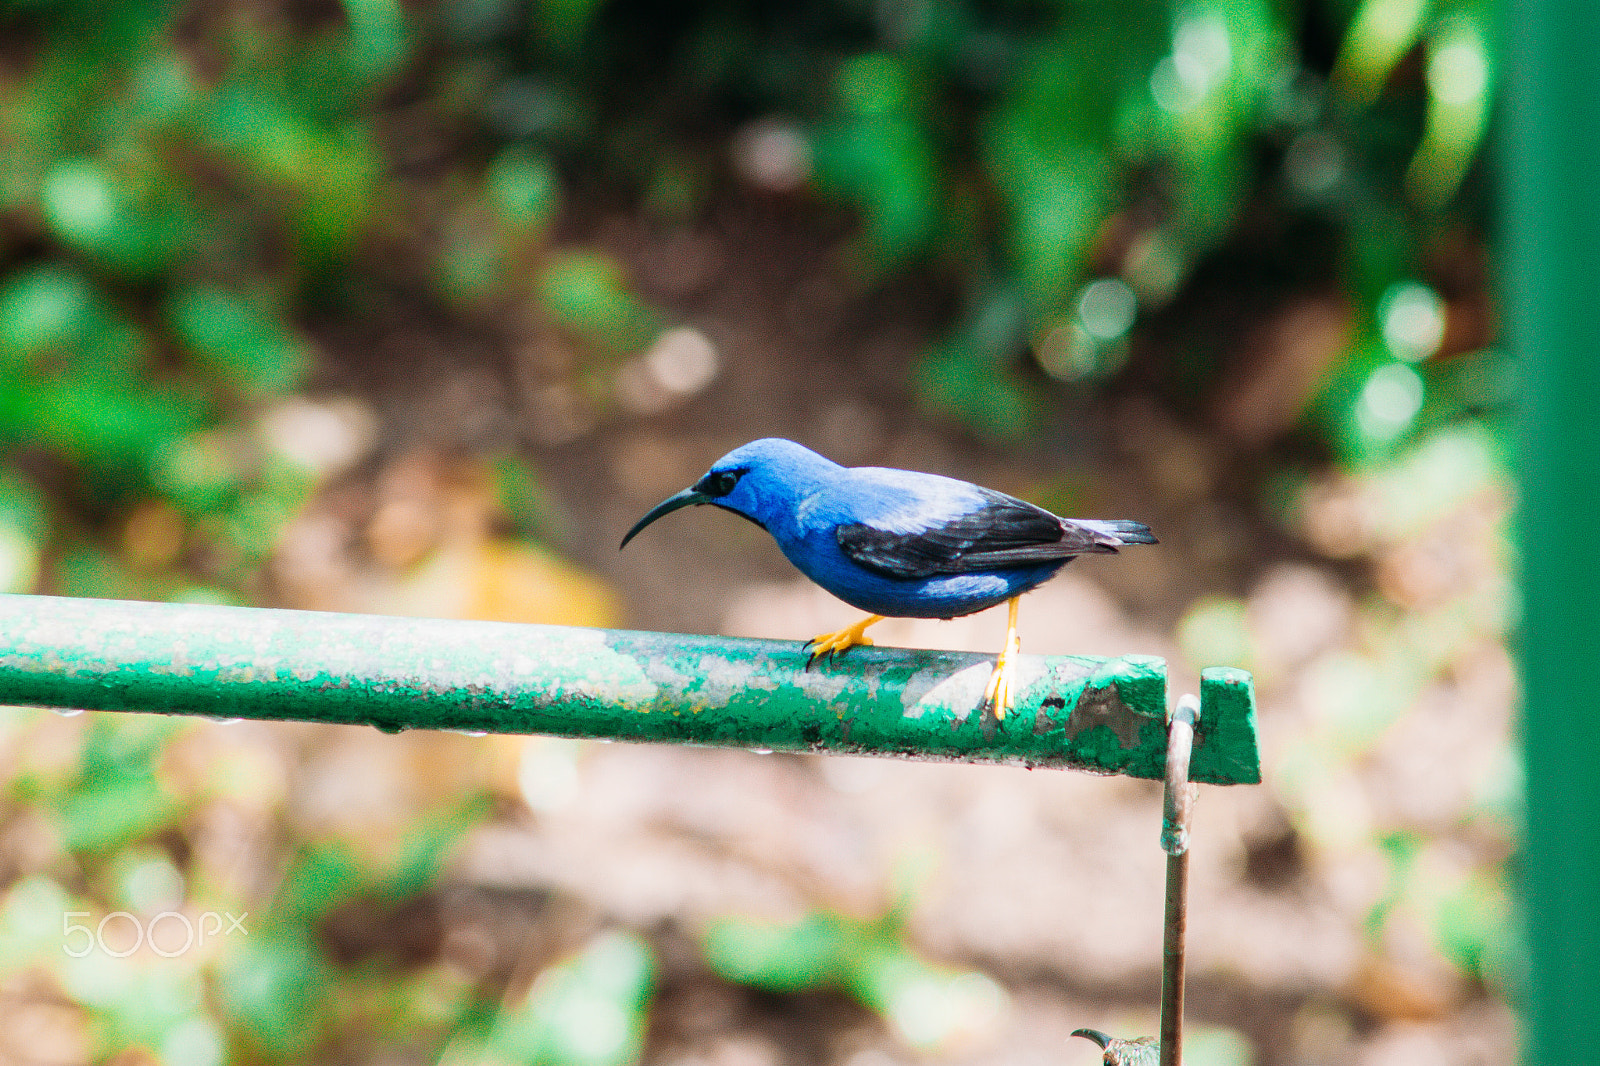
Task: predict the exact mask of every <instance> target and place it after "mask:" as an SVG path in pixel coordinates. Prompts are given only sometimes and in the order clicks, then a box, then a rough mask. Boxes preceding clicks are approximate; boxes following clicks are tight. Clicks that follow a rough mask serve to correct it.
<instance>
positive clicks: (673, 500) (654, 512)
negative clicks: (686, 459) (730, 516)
mask: <svg viewBox="0 0 1600 1066" xmlns="http://www.w3.org/2000/svg"><path fill="white" fill-rule="evenodd" d="M710 502H711V497H710V496H707V495H706V494H705V493H703V492H696V491H695V490H694V489H684V490H683V491H682V492H680V493H678V494H677V495H676V496H668V497H667V498H666V499H664V500H662V501H661V502H660V503H658V504H656V505H655V506H654V507H652V508H650V513H649V514H647V515H645V516H644V517H643V518H641V519H639V521H638V523H636V524H635V525H634V527H633V528H632V529H630V530H628V535H627V536H626V537H623V538H622V543H621V544H619V545H617V550H618V551H621V550H622V549H623V548H626V547H627V546H628V541H630V540H632V539H633V538H634V537H635V536H637V535H638V533H639V530H641V529H643V528H644V527H645V526H647V525H649V524H650V523H651V522H654V521H655V520H656V519H658V518H660V517H661V516H662V515H667V514H671V513H672V512H673V511H676V510H678V509H679V508H682V507H693V506H694V505H695V504H697V503H710Z"/></svg>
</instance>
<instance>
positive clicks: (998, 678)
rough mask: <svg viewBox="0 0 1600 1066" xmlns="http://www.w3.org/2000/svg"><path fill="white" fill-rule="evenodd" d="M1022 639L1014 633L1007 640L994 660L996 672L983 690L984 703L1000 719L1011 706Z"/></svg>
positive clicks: (991, 675) (990, 676) (996, 718)
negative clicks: (1017, 658) (1017, 656)
mask: <svg viewBox="0 0 1600 1066" xmlns="http://www.w3.org/2000/svg"><path fill="white" fill-rule="evenodd" d="M1020 646H1021V641H1019V640H1018V639H1017V635H1016V634H1015V633H1012V634H1011V635H1010V636H1009V637H1008V638H1007V640H1006V646H1005V648H1004V650H1002V651H1001V652H1000V657H999V658H998V659H996V660H995V661H994V672H993V673H991V674H990V675H989V685H988V687H987V688H985V689H984V691H983V705H984V706H985V707H987V708H989V709H990V710H992V711H993V712H994V716H995V720H996V721H998V720H1000V719H1002V718H1004V717H1005V716H1006V711H1007V710H1009V709H1010V708H1011V690H1012V682H1013V679H1014V677H1015V674H1016V663H1015V658H1016V655H1017V653H1018V649H1019V647H1020Z"/></svg>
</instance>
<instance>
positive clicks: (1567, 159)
mask: <svg viewBox="0 0 1600 1066" xmlns="http://www.w3.org/2000/svg"><path fill="white" fill-rule="evenodd" d="M1499 7H1500V10H1501V12H1502V18H1503V20H1504V22H1503V28H1504V31H1505V33H1504V37H1503V42H1504V48H1503V55H1504V59H1505V80H1504V84H1505V86H1506V96H1505V103H1506V130H1505V133H1506V138H1505V141H1504V148H1505V154H1504V164H1505V166H1504V195H1505V208H1504V211H1505V213H1504V221H1505V223H1506V235H1505V246H1504V253H1505V263H1506V267H1507V269H1506V276H1505V285H1506V288H1505V295H1506V312H1507V320H1508V327H1509V337H1510V342H1511V344H1512V345H1513V346H1514V350H1515V351H1516V353H1517V355H1518V356H1519V358H1520V362H1521V365H1522V368H1523V382H1522V385H1523V387H1522V403H1523V405H1524V407H1523V432H1524V441H1523V444H1524V452H1523V470H1522V528H1521V542H1522V558H1523V564H1522V566H1523V589H1524V597H1525V599H1524V619H1525V621H1524V627H1525V631H1524V633H1523V640H1522V643H1523V649H1524V651H1523V682H1524V692H1525V700H1526V705H1525V711H1524V722H1523V738H1524V744H1525V746H1526V758H1527V816H1526V818H1527V821H1526V836H1525V839H1524V843H1523V858H1522V869H1523V871H1524V872H1523V878H1524V880H1523V899H1524V902H1525V905H1526V908H1527V934H1528V948H1529V952H1530V960H1529V961H1530V983H1529V988H1528V1003H1527V1014H1526V1020H1525V1031H1526V1051H1525V1061H1526V1062H1528V1063H1533V1064H1539V1066H1546V1064H1548V1066H1555V1064H1556V1063H1580V1062H1582V1063H1600V3H1596V2H1595V0H1506V2H1505V3H1502V4H1500V5H1499Z"/></svg>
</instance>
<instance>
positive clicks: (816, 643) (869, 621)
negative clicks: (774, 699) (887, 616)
mask: <svg viewBox="0 0 1600 1066" xmlns="http://www.w3.org/2000/svg"><path fill="white" fill-rule="evenodd" d="M881 621H883V615H881V614H869V615H868V616H867V617H865V618H863V619H862V620H861V621H859V622H857V623H856V624H855V625H853V626H846V627H845V628H843V629H841V630H839V632H837V633H823V634H821V635H820V636H815V637H812V638H811V639H810V640H808V641H806V644H805V647H806V650H807V651H808V652H810V653H811V654H810V655H808V656H806V669H808V670H809V669H810V668H811V664H812V663H814V662H816V661H817V660H818V659H828V658H832V657H833V656H835V655H838V654H839V653H840V652H842V651H848V650H849V649H851V648H853V647H855V646H856V645H857V644H867V645H870V644H871V643H872V638H871V637H869V636H867V627H868V626H870V625H876V624H877V623H879V622H881Z"/></svg>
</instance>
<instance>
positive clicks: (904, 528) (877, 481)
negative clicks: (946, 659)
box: [621, 437, 1156, 718]
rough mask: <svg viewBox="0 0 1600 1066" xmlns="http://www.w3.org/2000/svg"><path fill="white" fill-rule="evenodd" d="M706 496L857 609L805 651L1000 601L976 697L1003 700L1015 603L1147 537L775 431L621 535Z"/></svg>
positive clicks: (1014, 647)
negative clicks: (852, 463) (829, 455)
mask: <svg viewBox="0 0 1600 1066" xmlns="http://www.w3.org/2000/svg"><path fill="white" fill-rule="evenodd" d="M705 503H709V504H711V505H713V506H715V507H720V508H722V509H723V510H725V511H732V512H733V513H734V514H736V515H741V516H743V517H745V518H748V519H749V520H750V521H752V522H754V523H755V524H756V525H758V526H760V527H761V528H762V529H765V530H766V531H767V532H768V533H770V534H772V539H773V540H775V541H777V542H778V547H779V548H780V549H782V551H783V554H784V555H785V556H787V557H788V559H789V561H790V562H791V563H793V564H794V565H795V566H796V567H798V568H799V570H800V572H801V573H803V574H805V575H806V576H807V577H809V578H810V579H811V580H812V581H815V582H816V583H817V584H818V585H821V586H822V587H823V588H825V589H827V590H828V591H829V592H831V593H833V594H834V595H835V596H837V597H839V598H840V599H841V600H843V601H845V602H846V603H848V604H850V605H851V606H853V607H858V608H860V609H861V610H863V611H866V612H867V613H868V617H866V618H864V619H862V620H861V621H859V622H857V623H855V624H854V625H851V626H847V627H845V628H844V629H841V630H839V631H838V632H837V633H824V634H822V635H820V636H818V637H815V638H813V639H812V640H810V641H808V642H807V643H806V647H807V648H808V649H809V650H810V652H811V656H810V658H809V659H808V660H807V663H806V665H807V666H810V664H811V663H812V662H814V661H816V659H817V658H819V657H823V658H828V657H832V656H834V655H837V654H839V653H841V652H843V651H846V650H847V649H849V648H852V647H854V646H855V645H857V644H871V643H872V640H871V638H869V637H868V636H867V635H866V630H867V627H868V626H871V625H874V624H875V623H878V622H881V621H883V619H884V618H885V617H894V618H954V617H956V616H957V615H964V614H972V613H973V612H975V611H981V610H983V609H985V608H987V607H993V606H995V605H996V604H999V603H1006V602H1007V601H1009V604H1010V612H1009V617H1008V621H1007V625H1006V643H1005V647H1004V648H1003V649H1002V650H1001V652H1000V655H999V657H998V658H997V659H996V660H995V666H994V672H993V673H992V674H991V675H990V677H989V684H988V686H987V688H986V689H985V692H984V704H985V706H987V707H990V708H992V709H993V711H994V715H995V717H996V718H1003V717H1005V713H1006V709H1007V708H1008V707H1010V705H1011V694H1012V693H1011V683H1012V670H1013V662H1014V659H1015V657H1016V655H1017V651H1018V648H1019V641H1018V638H1017V602H1018V599H1019V598H1020V597H1021V596H1022V594H1023V593H1025V592H1028V591H1030V590H1032V589H1034V588H1035V587H1037V586H1039V585H1041V584H1043V583H1044V582H1045V581H1047V580H1048V579H1049V578H1051V577H1052V576H1054V575H1055V573H1056V571H1058V570H1060V569H1061V568H1062V567H1063V566H1065V565H1066V564H1067V563H1069V562H1071V561H1072V558H1073V556H1076V555H1082V554H1084V553H1088V552H1115V551H1116V550H1117V549H1118V548H1120V547H1122V546H1123V545H1124V544H1154V543H1156V539H1155V537H1153V536H1151V535H1150V527H1149V526H1147V525H1145V524H1144V523H1143V522H1132V521H1126V520H1119V521H1091V520H1086V519H1071V518H1059V517H1057V516H1056V515H1053V514H1051V513H1050V512H1049V511H1046V510H1044V509H1043V508H1040V507H1035V506H1034V505H1033V504H1031V503H1027V502H1025V501H1023V500H1019V499H1017V498H1016V497H1014V496H1007V495H1006V494H1005V493H1003V492H996V491H994V490H993V489H986V488H982V487H980V486H978V485H973V484H969V483H968V482H965V481H957V480H956V479H954V478H948V477H941V476H939V475H937V474H920V473H916V472H914V471H911V470H892V469H888V468H884V467H871V466H868V467H844V466H840V465H839V464H838V463H835V462H833V461H831V460H829V459H826V458H824V457H822V456H820V455H818V454H817V453H816V452H814V451H812V450H811V449H809V448H805V447H802V446H800V445H798V444H796V443H794V442H793V441H789V440H783V439H781V438H778V437H768V438H765V439H763V440H757V441H751V442H750V443H749V444H746V445H743V446H742V447H739V448H735V449H734V450H733V451H731V452H729V453H728V454H727V455H724V456H723V457H722V458H721V459H718V460H717V461H716V462H715V463H713V464H712V466H711V469H710V470H709V471H707V472H706V475H705V476H704V477H702V478H701V479H700V480H699V481H697V482H695V483H694V485H693V486H692V487H690V488H687V489H684V490H683V491H682V492H680V493H678V494H677V495H675V496H672V497H669V498H668V499H665V500H663V501H662V502H661V503H659V504H657V505H656V506H655V507H654V508H652V509H651V510H650V512H649V513H648V514H646V515H645V516H644V517H643V518H641V519H639V521H638V523H637V524H636V525H635V526H634V527H633V528H632V529H630V530H628V535H627V536H625V537H623V538H622V545H621V547H624V548H625V547H627V546H628V542H629V541H630V540H632V539H633V538H634V537H635V536H637V535H638V533H639V531H640V530H642V529H644V527H645V526H648V525H649V524H650V523H651V522H654V521H655V520H656V519H658V518H661V517H662V516H663V515H667V514H671V513H672V512H673V511H676V510H678V509H679V508H683V507H691V506H695V505H697V504H705Z"/></svg>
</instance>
